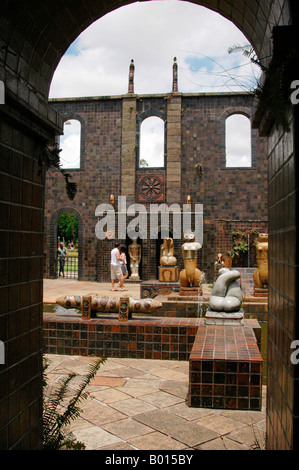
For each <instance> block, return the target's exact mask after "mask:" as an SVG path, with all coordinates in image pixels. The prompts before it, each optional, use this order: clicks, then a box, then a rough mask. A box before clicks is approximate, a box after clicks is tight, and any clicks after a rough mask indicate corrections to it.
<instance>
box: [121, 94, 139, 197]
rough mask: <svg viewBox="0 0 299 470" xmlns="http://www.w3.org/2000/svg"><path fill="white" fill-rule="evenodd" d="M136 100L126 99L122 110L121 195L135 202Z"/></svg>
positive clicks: (132, 98)
mask: <svg viewBox="0 0 299 470" xmlns="http://www.w3.org/2000/svg"><path fill="white" fill-rule="evenodd" d="M135 174H136V98H135V97H131V96H128V97H124V99H123V109H122V144H121V195H122V196H126V198H127V203H129V204H132V203H134V202H135Z"/></svg>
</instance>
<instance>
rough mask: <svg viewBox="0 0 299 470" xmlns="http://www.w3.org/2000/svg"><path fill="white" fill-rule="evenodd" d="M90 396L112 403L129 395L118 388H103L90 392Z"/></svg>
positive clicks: (125, 398)
mask: <svg viewBox="0 0 299 470" xmlns="http://www.w3.org/2000/svg"><path fill="white" fill-rule="evenodd" d="M90 393H91V396H92V398H95V399H96V400H98V401H100V402H101V403H106V404H109V403H114V402H116V401H121V400H127V399H128V398H129V396H128V395H127V394H126V393H123V392H121V391H120V390H114V389H111V388H107V389H105V390H100V391H96V392H92V391H91V392H90Z"/></svg>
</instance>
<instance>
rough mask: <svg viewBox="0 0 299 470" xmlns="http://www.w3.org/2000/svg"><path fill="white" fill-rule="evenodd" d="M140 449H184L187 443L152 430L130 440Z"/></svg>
mask: <svg viewBox="0 0 299 470" xmlns="http://www.w3.org/2000/svg"><path fill="white" fill-rule="evenodd" d="M129 442H130V443H131V444H132V445H133V446H134V447H137V448H138V449H139V450H183V449H186V447H187V446H186V445H185V444H183V443H182V442H179V441H176V440H175V439H173V438H172V437H170V436H166V435H165V434H162V433H160V432H157V431H155V432H152V433H151V434H146V435H145V436H141V437H137V438H135V439H130V441H129Z"/></svg>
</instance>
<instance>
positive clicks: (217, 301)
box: [209, 268, 243, 312]
mask: <svg viewBox="0 0 299 470" xmlns="http://www.w3.org/2000/svg"><path fill="white" fill-rule="evenodd" d="M239 278H240V273H239V271H236V270H235V269H233V270H230V269H227V268H222V269H220V270H219V277H218V279H217V280H216V282H215V284H214V287H213V289H212V292H211V295H210V299H209V305H210V309H211V310H213V311H215V312H237V311H239V310H240V309H241V304H242V300H243V293H242V290H241V288H240V286H239V284H238V282H237V279H239Z"/></svg>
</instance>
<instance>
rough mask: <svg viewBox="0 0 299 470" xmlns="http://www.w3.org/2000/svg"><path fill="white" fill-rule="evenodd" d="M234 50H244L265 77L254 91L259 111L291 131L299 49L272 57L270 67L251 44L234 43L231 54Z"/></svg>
mask: <svg viewBox="0 0 299 470" xmlns="http://www.w3.org/2000/svg"><path fill="white" fill-rule="evenodd" d="M233 52H242V53H243V55H245V56H246V57H248V58H250V60H251V61H252V62H253V63H255V64H257V65H258V66H259V67H260V69H261V71H262V72H263V73H264V77H263V80H261V81H260V82H259V83H258V85H257V87H256V90H255V92H254V93H255V95H256V96H257V98H258V111H259V112H260V113H261V114H265V115H269V116H271V117H272V118H273V119H274V120H275V125H276V127H277V128H279V127H282V129H283V131H284V132H289V131H290V123H289V119H288V110H289V107H290V95H291V92H292V90H291V82H292V77H293V75H294V71H295V70H296V66H297V64H298V61H299V50H298V49H295V48H292V49H290V51H289V52H288V53H287V54H285V55H284V56H280V57H278V58H274V59H272V61H271V62H270V64H269V66H268V67H265V66H264V65H263V64H262V62H261V61H260V60H259V59H258V58H257V56H256V54H255V52H254V49H253V48H252V46H251V45H250V44H245V45H244V46H240V45H238V44H237V45H234V46H232V47H230V48H229V49H228V53H229V54H231V53H233Z"/></svg>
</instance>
